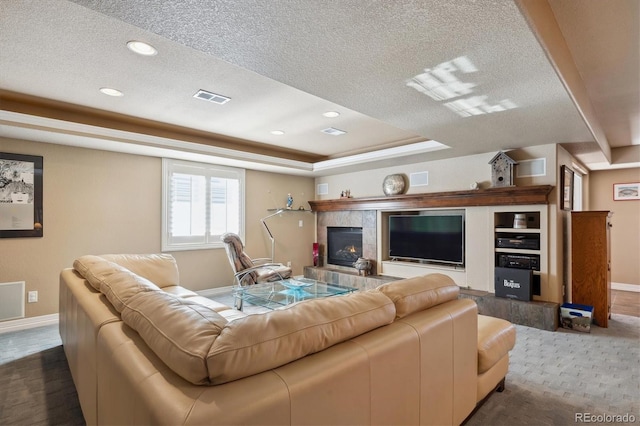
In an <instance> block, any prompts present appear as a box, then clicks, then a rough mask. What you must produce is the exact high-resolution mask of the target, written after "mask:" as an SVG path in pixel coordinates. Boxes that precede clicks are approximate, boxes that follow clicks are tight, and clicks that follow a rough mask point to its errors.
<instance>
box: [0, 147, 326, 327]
mask: <svg viewBox="0 0 640 426" xmlns="http://www.w3.org/2000/svg"><path fill="white" fill-rule="evenodd" d="M0 152H12V153H19V154H28V155H41V156H43V157H44V188H43V189H44V195H43V204H44V205H43V209H44V220H43V224H44V236H43V237H42V238H2V239H0V253H2V255H1V256H0V283H3V282H13V281H25V282H26V291H31V290H37V291H38V296H39V301H38V302H37V303H28V304H26V316H27V317H34V316H40V315H47V314H52V313H56V312H58V275H59V273H60V271H61V270H62V269H63V268H66V267H69V266H71V265H72V263H73V260H74V259H75V258H77V257H78V256H81V255H83V254H104V253H157V252H159V251H160V232H161V230H160V226H161V225H160V221H161V167H162V165H161V163H162V161H161V159H160V158H153V157H144V156H136V155H129V154H120V153H114V152H106V151H97V150H89V149H83V148H74V147H68V146H61V145H53V144H43V143H34V142H27V141H19V140H9V139H0ZM246 176H247V179H246V188H247V198H246V210H247V215H246V244H247V247H248V250H249V253H250V254H251V255H252V256H254V257H262V256H269V253H270V248H271V246H270V243H269V242H268V239H267V238H266V234H265V233H264V232H263V231H262V229H261V228H260V226H261V225H260V223H259V218H260V217H263V216H266V215H267V214H268V212H267V209H269V208H272V207H275V205H276V204H274V203H279V204H281V205H284V203H285V200H286V195H287V193H288V192H291V193H292V195H293V196H294V198H295V199H296V202H295V206H296V207H297V206H298V204H299V202H300V201H302V200H303V199H304V198H306V197H307V194H311V193H312V191H313V179H311V178H302V177H296V178H292V177H291V176H284V175H278V174H272V173H264V172H256V171H247V175H246ZM269 191H271V193H269ZM274 200H275V201H274ZM307 207H308V205H307ZM298 217H300V219H302V220H303V227H302V228H299V227H298ZM312 218H313V213H298V212H295V213H289V214H287V215H286V217H285V215H282V217H274V218H273V219H274V229H273V232H274V235H275V236H276V238H277V242H278V247H277V252H276V255H277V258H278V259H277V260H282V261H287V260H290V261H291V262H292V265H293V267H294V273H296V274H301V273H302V267H303V266H304V265H308V264H310V263H311V245H312V242H313V235H314V233H313V221H312ZM270 223H271V222H270ZM276 231H277V232H278V233H276ZM283 236H284V237H285V238H283ZM278 237H280V238H278ZM172 254H173V255H174V256H175V257H176V260H177V262H178V266H179V268H180V280H181V283H182V285H184V286H185V287H188V288H190V289H192V290H196V291H197V290H204V289H209V288H214V287H220V286H227V285H231V283H232V273H231V267H230V265H229V263H228V260H227V257H226V254H225V252H224V249H214V250H194V251H181V252H173V253H172Z"/></svg>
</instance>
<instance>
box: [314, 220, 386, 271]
mask: <svg viewBox="0 0 640 426" xmlns="http://www.w3.org/2000/svg"><path fill="white" fill-rule="evenodd" d="M328 226H347V227H354V228H362V257H364V258H366V259H371V260H373V261H374V262H373V267H372V270H371V274H372V275H376V273H377V271H376V264H375V259H376V256H377V238H376V211H375V210H355V211H337V212H318V244H319V245H320V247H321V248H322V249H321V250H322V265H327V227H328ZM331 267H332V268H334V267H335V269H341V268H342V267H340V266H336V265H331ZM344 270H345V271H353V269H352V268H344Z"/></svg>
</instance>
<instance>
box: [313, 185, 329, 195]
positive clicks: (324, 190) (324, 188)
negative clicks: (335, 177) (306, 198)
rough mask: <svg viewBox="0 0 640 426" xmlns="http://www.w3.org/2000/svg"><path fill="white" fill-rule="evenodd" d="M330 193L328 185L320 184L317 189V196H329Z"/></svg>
mask: <svg viewBox="0 0 640 426" xmlns="http://www.w3.org/2000/svg"><path fill="white" fill-rule="evenodd" d="M328 193H329V184H328V183H319V184H318V186H317V187H316V195H327V194H328Z"/></svg>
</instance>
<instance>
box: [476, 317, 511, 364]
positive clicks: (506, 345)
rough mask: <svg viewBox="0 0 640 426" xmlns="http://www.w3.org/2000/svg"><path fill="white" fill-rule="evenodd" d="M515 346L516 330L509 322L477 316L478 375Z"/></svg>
mask: <svg viewBox="0 0 640 426" xmlns="http://www.w3.org/2000/svg"><path fill="white" fill-rule="evenodd" d="M515 344H516V328H515V327H514V325H513V324H511V323H510V322H509V321H506V320H503V319H500V318H494V317H490V316H486V315H478V374H482V373H484V372H485V371H488V370H489V369H491V367H493V366H494V365H495V364H496V363H497V362H498V361H500V360H501V359H502V358H504V356H505V355H507V354H508V353H509V351H510V350H511V349H513V347H514V346H515Z"/></svg>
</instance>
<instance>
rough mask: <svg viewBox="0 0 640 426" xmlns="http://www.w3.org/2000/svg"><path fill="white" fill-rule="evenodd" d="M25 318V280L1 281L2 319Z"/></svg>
mask: <svg viewBox="0 0 640 426" xmlns="http://www.w3.org/2000/svg"><path fill="white" fill-rule="evenodd" d="M17 318H24V281H17V282H13V283H0V321H6V320H12V319H17Z"/></svg>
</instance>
